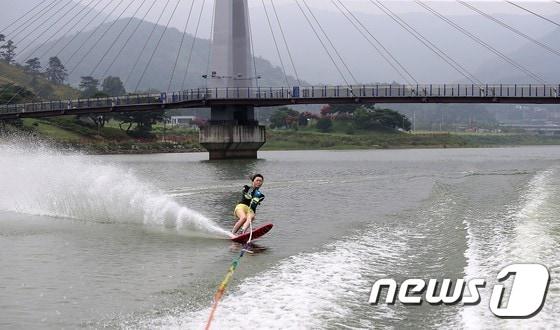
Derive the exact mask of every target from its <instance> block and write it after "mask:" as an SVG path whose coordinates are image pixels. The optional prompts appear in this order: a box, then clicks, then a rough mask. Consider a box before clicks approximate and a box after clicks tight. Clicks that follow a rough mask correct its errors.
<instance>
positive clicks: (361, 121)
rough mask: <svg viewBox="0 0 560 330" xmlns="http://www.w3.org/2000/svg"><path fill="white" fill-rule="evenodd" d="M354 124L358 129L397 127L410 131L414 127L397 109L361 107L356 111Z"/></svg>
mask: <svg viewBox="0 0 560 330" xmlns="http://www.w3.org/2000/svg"><path fill="white" fill-rule="evenodd" d="M353 122H354V126H355V127H356V128H358V129H366V130H372V129H383V128H385V129H387V128H388V129H397V128H401V129H404V130H406V131H409V130H410V128H411V127H412V124H411V122H410V120H409V119H408V118H407V117H406V116H405V115H402V114H400V113H398V112H397V111H394V110H391V109H373V108H370V107H360V108H358V109H357V110H356V111H354V119H353Z"/></svg>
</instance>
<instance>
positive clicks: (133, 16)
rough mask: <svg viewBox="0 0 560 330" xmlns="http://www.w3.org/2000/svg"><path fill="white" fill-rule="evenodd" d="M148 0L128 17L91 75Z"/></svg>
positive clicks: (91, 74) (92, 73)
mask: <svg viewBox="0 0 560 330" xmlns="http://www.w3.org/2000/svg"><path fill="white" fill-rule="evenodd" d="M146 1H147V0H142V2H141V3H140V6H138V8H136V10H135V11H134V13H133V14H132V16H130V18H129V19H128V21H127V22H126V24H125V25H124V26H123V28H122V29H121V30H120V31H119V33H117V36H116V37H115V39H113V42H112V43H111V45H109V47H108V48H107V50H106V51H105V53H104V54H103V56H101V58H100V59H99V61H97V63H96V64H95V66H94V67H93V69H92V70H91V72H90V74H89V75H90V76H93V75H94V73H95V71H96V70H97V68H99V66H100V65H101V63H102V62H103V60H104V59H105V57H107V55H108V54H109V52H110V51H111V49H113V47H114V46H115V44H116V43H117V41H119V39H120V38H121V36H122V35H123V33H124V31H125V30H126V29H127V28H128V26H129V25H130V23H132V21H133V20H134V19H135V18H136V14H138V12H139V11H140V9H142V7H144V4H145V3H146Z"/></svg>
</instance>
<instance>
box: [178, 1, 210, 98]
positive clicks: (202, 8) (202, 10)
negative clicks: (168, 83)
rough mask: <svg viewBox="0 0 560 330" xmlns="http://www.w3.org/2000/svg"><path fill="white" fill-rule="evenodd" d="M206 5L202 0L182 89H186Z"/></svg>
mask: <svg viewBox="0 0 560 330" xmlns="http://www.w3.org/2000/svg"><path fill="white" fill-rule="evenodd" d="M205 5H206V0H202V5H201V7H200V13H199V14H198V20H197V22H196V28H195V30H194V36H193V41H192V43H191V49H190V51H189V57H188V59H187V68H186V69H185V75H184V76H183V82H182V83H181V90H184V89H185V82H186V80H187V75H188V74H189V69H190V66H191V60H192V55H193V50H194V46H195V44H196V39H197V37H198V30H199V28H200V21H201V18H202V13H203V12H204V6H205ZM212 17H214V16H212ZM210 38H212V36H210ZM210 46H211V45H210ZM208 56H210V55H208Z"/></svg>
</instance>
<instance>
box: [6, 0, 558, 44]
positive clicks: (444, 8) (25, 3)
mask: <svg viewBox="0 0 560 330" xmlns="http://www.w3.org/2000/svg"><path fill="white" fill-rule="evenodd" d="M66 1H70V0H62V3H64V2H66ZM120 1H121V0H118V1H117V0H80V1H79V2H80V3H81V4H83V5H90V6H91V5H94V4H97V6H96V8H102V7H103V6H104V5H105V4H107V3H109V5H108V7H107V8H106V9H105V11H106V12H107V13H112V15H113V16H115V17H116V16H118V15H120V14H121V13H123V10H124V13H123V14H122V15H123V17H127V16H131V15H133V14H134V13H135V12H136V11H137V10H138V12H137V13H136V17H142V16H143V15H144V14H145V13H146V12H147V10H148V8H149V7H150V5H151V4H152V3H153V1H154V0H145V2H144V4H143V5H142V6H140V5H141V4H142V1H143V0H122V4H121V5H120V6H119V5H118V4H119V3H120ZM298 1H300V3H302V0H298ZM48 2H50V0H19V1H11V0H0V4H3V5H5V6H9V8H10V10H6V8H2V15H1V19H2V20H3V21H4V22H11V21H12V20H14V19H16V18H18V17H20V16H21V15H22V14H23V13H25V12H26V11H27V10H29V9H31V8H33V7H34V6H36V5H37V4H39V3H43V4H45V3H48ZM131 2H133V3H132V4H131V5H130V6H129V7H128V8H127V5H128V4H129V3H131ZM306 2H307V3H308V4H309V6H310V7H312V8H317V9H322V10H328V11H336V8H335V7H334V6H333V5H332V3H331V1H329V0H306ZM383 2H384V3H386V5H387V6H388V7H390V8H391V9H392V10H394V11H396V12H398V13H404V12H425V9H423V8H422V7H420V6H419V5H418V4H416V3H414V1H413V0H399V1H396V0H384V1H383ZM469 2H471V3H476V5H477V7H479V8H480V9H482V10H485V11H487V12H490V13H509V14H517V15H530V14H529V13H527V12H524V11H523V10H521V9H519V8H516V7H515V6H513V5H511V4H508V3H506V2H505V1H488V0H470V1H469ZM514 2H517V3H519V4H521V5H522V6H524V7H527V8H529V9H531V10H533V11H535V12H537V13H539V14H542V15H546V16H550V15H557V14H559V15H560V4H558V3H556V2H553V1H514ZM166 3H168V6H167V7H165V4H166ZM191 3H192V1H191V0H155V5H154V7H153V8H152V10H151V11H150V12H149V13H148V15H147V18H146V19H147V20H148V21H151V22H157V21H158V18H159V14H160V13H161V12H162V10H163V9H164V8H165V12H164V15H163V16H162V17H161V19H160V21H159V23H160V24H161V25H165V24H166V23H167V21H168V19H169V17H170V16H171V12H172V11H173V9H174V8H175V5H177V4H178V5H177V9H176V12H175V15H174V16H173V18H172V19H171V22H170V26H172V27H175V28H177V29H179V30H182V29H183V27H184V23H185V19H186V17H187V15H188V12H189V8H190V6H191ZM201 3H202V0H196V1H195V6H194V10H193V12H194V13H196V14H195V15H194V16H195V17H198V13H199V11H200V6H201ZM265 3H267V5H269V6H270V0H265ZM274 3H275V4H276V6H277V7H279V6H294V4H295V0H274ZM343 3H344V4H346V5H347V6H348V7H349V8H352V9H353V10H355V11H356V12H362V13H370V14H382V13H381V12H380V11H379V9H377V8H376V7H375V6H374V5H373V4H372V3H371V2H370V1H369V0H343ZM429 3H430V4H431V5H432V6H433V7H434V8H437V9H438V10H439V11H441V12H442V13H445V14H448V15H463V14H469V15H472V14H473V12H472V11H471V10H469V9H467V8H465V7H464V6H462V5H460V4H459V3H457V2H456V1H455V0H441V1H436V2H429ZM249 6H250V7H251V12H252V14H253V15H258V14H262V1H261V0H249ZM212 7H213V1H211V0H206V6H205V10H204V14H203V16H202V17H203V20H202V24H201V31H200V35H201V36H207V35H208V33H209V30H210V26H209V23H208V21H210V17H211V11H212ZM125 9H126V10H125ZM192 21H193V22H194V21H195V20H192ZM4 26H5V24H2V25H0V27H1V28H3V27H4ZM192 26H193V27H194V23H193V24H192Z"/></svg>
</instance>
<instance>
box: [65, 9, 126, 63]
mask: <svg viewBox="0 0 560 330" xmlns="http://www.w3.org/2000/svg"><path fill="white" fill-rule="evenodd" d="M124 1H125V0H120V1H119V3H117V5H116V6H115V7H114V8H112V10H110V12H109V13H108V14H107V15H105V18H104V19H103V20H102V21H101V23H100V24H99V25H97V26H96V27H95V28H94V29H93V30H92V31H91V33H90V34H89V36H88V37H87V38H84V41H83V42H82V43H81V44H80V45H79V46H78V47H77V48H76V49H75V50H74V52H72V54H70V56H69V57H68V58H67V59H66V63H67V64H68V63H70V61H72V59H73V58H74V56H76V54H77V53H78V52H79V51H80V50H82V49H83V48H84V46H85V45H86V44H87V43H88V41H90V40H92V38H93V36H94V35H95V34H96V33H97V31H101V28H102V26H103V25H104V24H105V23H106V22H107V21H108V20H109V18H111V17H112V13H113V12H114V11H115V10H116V9H117V8H119V7H120V5H121V4H123V3H124ZM111 3H112V1H109V2H108V3H107V4H106V5H105V6H104V7H103V8H102V9H101V11H99V12H98V13H97V14H96V15H95V16H94V17H93V18H92V19H90V20H89V22H88V23H87V24H86V25H85V26H84V27H83V28H82V30H81V31H80V33H79V34H76V35H74V37H73V38H72V39H71V40H70V41H69V42H68V43H66V45H64V47H62V48H61V49H60V50H59V51H58V52H57V53H56V55H55V56H57V57H58V56H59V55H60V54H61V53H62V52H63V51H64V50H65V49H66V48H67V47H68V46H69V45H70V44H71V43H72V42H73V41H74V40H75V39H76V38H77V37H78V36H79V35H80V34H81V33H83V32H84V31H85V29H87V27H88V26H89V25H90V24H91V23H92V22H94V21H95V20H96V19H97V18H98V17H99V15H101V13H103V12H104V10H105V9H106V8H107V7H108V5H109V4H111Z"/></svg>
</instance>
